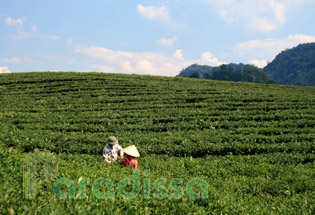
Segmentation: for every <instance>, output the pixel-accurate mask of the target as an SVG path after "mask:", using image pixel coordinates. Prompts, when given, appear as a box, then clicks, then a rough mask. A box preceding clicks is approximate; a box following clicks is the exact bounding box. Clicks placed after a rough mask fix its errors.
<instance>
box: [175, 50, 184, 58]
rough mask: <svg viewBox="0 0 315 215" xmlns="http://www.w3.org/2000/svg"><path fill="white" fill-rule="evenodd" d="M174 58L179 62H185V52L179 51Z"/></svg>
mask: <svg viewBox="0 0 315 215" xmlns="http://www.w3.org/2000/svg"><path fill="white" fill-rule="evenodd" d="M173 56H174V57H175V58H177V59H179V60H184V54H183V50H181V49H177V50H176V52H175V53H174V54H173Z"/></svg>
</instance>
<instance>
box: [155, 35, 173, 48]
mask: <svg viewBox="0 0 315 215" xmlns="http://www.w3.org/2000/svg"><path fill="white" fill-rule="evenodd" d="M176 40H177V37H173V38H168V39H166V38H162V39H160V40H159V41H158V43H159V44H160V45H162V46H173V45H174V43H175V42H176Z"/></svg>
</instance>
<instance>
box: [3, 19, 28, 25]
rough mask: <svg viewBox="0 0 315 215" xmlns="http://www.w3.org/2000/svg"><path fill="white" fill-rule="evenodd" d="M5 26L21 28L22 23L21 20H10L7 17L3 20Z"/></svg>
mask: <svg viewBox="0 0 315 215" xmlns="http://www.w3.org/2000/svg"><path fill="white" fill-rule="evenodd" d="M4 22H5V24H7V25H9V26H17V27H22V26H23V23H24V21H23V20H22V19H12V18H11V17H7V18H6V19H5V20H4Z"/></svg>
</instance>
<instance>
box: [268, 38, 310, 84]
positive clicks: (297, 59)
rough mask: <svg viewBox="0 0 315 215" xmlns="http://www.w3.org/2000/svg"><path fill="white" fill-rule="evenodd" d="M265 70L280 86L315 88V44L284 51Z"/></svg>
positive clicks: (301, 45) (302, 45)
mask: <svg viewBox="0 0 315 215" xmlns="http://www.w3.org/2000/svg"><path fill="white" fill-rule="evenodd" d="M263 70H264V71H265V72H267V73H268V74H269V75H270V76H271V78H273V79H274V80H275V81H276V82H277V83H279V84H286V85H298V86H315V43H307V44H300V45H298V46H297V47H294V48H292V49H287V50H285V51H282V52H281V53H280V54H278V55H277V56H276V58H275V59H274V60H273V61H272V62H271V63H269V64H268V65H267V66H266V67H265V68H264V69H263Z"/></svg>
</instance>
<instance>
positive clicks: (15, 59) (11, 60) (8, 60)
mask: <svg viewBox="0 0 315 215" xmlns="http://www.w3.org/2000/svg"><path fill="white" fill-rule="evenodd" d="M1 61H2V62H5V63H12V64H21V63H22V60H21V59H20V58H19V57H13V58H3V59H1Z"/></svg>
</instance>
